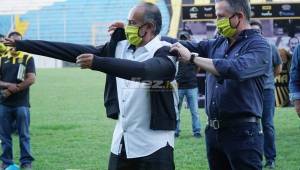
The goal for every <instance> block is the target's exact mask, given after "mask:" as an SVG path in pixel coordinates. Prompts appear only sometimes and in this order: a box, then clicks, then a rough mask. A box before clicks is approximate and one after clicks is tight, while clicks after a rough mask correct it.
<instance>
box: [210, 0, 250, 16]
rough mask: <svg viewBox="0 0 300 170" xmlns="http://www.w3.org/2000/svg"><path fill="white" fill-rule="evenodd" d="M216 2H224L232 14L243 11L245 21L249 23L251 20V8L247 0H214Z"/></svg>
mask: <svg viewBox="0 0 300 170" xmlns="http://www.w3.org/2000/svg"><path fill="white" fill-rule="evenodd" d="M215 1H216V2H221V1H226V2H228V4H229V5H230V7H231V10H232V12H233V13H236V12H239V11H243V13H244V14H245V16H246V19H247V20H248V21H250V18H251V6H250V2H249V0H215Z"/></svg>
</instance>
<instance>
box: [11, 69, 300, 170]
mask: <svg viewBox="0 0 300 170" xmlns="http://www.w3.org/2000/svg"><path fill="white" fill-rule="evenodd" d="M37 77H38V78H37V82H36V84H35V85H34V86H33V87H32V90H31V104H32V109H31V143H32V151H33V155H34V157H35V159H36V161H35V162H34V164H33V168H34V169H35V170H65V169H81V170H106V169H107V164H108V157H109V153H110V143H111V138H112V133H113V129H114V124H115V121H113V120H109V119H107V118H106V116H105V112H104V106H103V88H104V75H103V74H101V73H99V72H93V71H89V70H84V71H83V70H80V69H78V68H76V69H41V70H38V73H37ZM200 114H201V119H202V125H204V124H205V123H206V118H205V115H204V111H203V110H202V109H201V110H200ZM275 125H276V130H277V149H278V153H277V155H278V156H277V167H278V168H277V169H278V170H299V169H300V119H299V118H298V117H297V116H296V114H295V113H294V110H293V108H280V109H277V110H276V116H275ZM17 142H18V140H17V138H16V137H14V144H15V145H14V153H15V160H16V162H17V163H18V158H19V154H18V153H19V148H18V143H17ZM204 144H205V142H204V138H202V139H195V138H193V137H192V133H191V120H190V115H189V112H188V111H187V110H183V112H182V133H181V136H180V138H179V139H178V140H176V145H175V147H176V148H175V163H176V169H177V170H206V169H208V165H207V160H206V152H205V145H204Z"/></svg>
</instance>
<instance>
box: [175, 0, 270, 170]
mask: <svg viewBox="0 0 300 170" xmlns="http://www.w3.org/2000/svg"><path fill="white" fill-rule="evenodd" d="M215 2H216V3H215V9H216V16H217V19H216V26H217V29H218V32H219V34H220V36H218V37H216V38H215V39H209V40H204V41H200V42H198V43H193V42H189V41H181V42H180V43H176V44H173V45H172V47H171V51H172V52H178V53H179V58H178V59H179V60H180V61H185V62H190V63H194V64H195V65H197V66H198V67H200V68H201V69H203V70H205V71H207V73H206V89H205V111H206V113H207V116H208V126H207V127H206V130H205V140H206V150H207V158H208V163H209V168H210V169H211V170H220V169H222V170H227V169H238V170H246V169H247V170H248V169H252V170H261V169H262V156H263V155H262V154H263V133H262V130H261V128H260V118H261V117H262V111H263V99H264V98H263V92H264V86H265V82H266V79H267V74H268V68H269V66H270V65H271V64H272V62H271V53H270V51H271V48H270V45H269V44H268V42H267V41H266V39H265V38H264V37H263V36H262V35H261V33H260V32H259V31H257V30H255V29H251V26H250V18H251V7H250V2H249V0H239V1H236V0H216V1H215ZM191 52H194V53H191Z"/></svg>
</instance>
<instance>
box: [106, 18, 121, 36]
mask: <svg viewBox="0 0 300 170" xmlns="http://www.w3.org/2000/svg"><path fill="white" fill-rule="evenodd" d="M124 27H125V24H124V23H123V22H120V21H119V22H115V23H113V24H111V25H110V26H109V27H108V32H109V35H110V36H111V35H112V34H113V33H114V32H115V30H116V29H117V28H124Z"/></svg>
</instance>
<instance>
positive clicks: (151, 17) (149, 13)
mask: <svg viewBox="0 0 300 170" xmlns="http://www.w3.org/2000/svg"><path fill="white" fill-rule="evenodd" d="M140 5H141V6H143V7H145V13H144V22H150V23H153V24H154V26H155V30H154V34H155V35H157V34H159V33H160V31H161V27H162V17H161V13H160V10H159V8H158V7H157V6H156V5H155V4H153V3H149V2H143V3H141V4H140Z"/></svg>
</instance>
